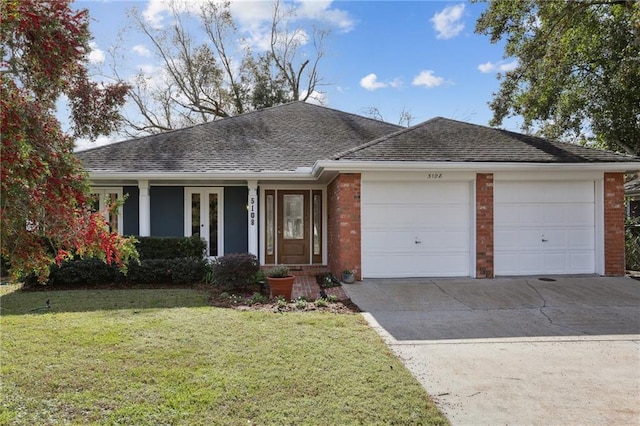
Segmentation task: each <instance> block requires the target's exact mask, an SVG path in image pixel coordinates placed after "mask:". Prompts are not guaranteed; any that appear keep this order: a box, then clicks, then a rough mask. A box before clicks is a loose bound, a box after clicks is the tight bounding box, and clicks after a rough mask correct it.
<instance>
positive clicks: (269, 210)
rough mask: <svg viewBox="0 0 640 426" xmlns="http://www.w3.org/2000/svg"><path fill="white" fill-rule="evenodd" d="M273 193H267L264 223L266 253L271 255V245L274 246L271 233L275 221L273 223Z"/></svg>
mask: <svg viewBox="0 0 640 426" xmlns="http://www.w3.org/2000/svg"><path fill="white" fill-rule="evenodd" d="M273 198H274V197H273V195H272V194H269V195H267V205H266V209H267V218H266V220H267V223H266V227H267V254H268V255H273V246H274V235H273V230H274V228H275V226H274V225H275V223H274V220H273V218H274V208H273Z"/></svg>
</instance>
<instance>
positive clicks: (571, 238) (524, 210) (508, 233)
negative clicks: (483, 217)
mask: <svg viewBox="0 0 640 426" xmlns="http://www.w3.org/2000/svg"><path fill="white" fill-rule="evenodd" d="M594 189H595V188H594V182H497V183H496V185H495V198H494V199H495V206H494V209H495V215H494V219H495V222H494V223H495V228H494V235H495V242H494V243H495V244H494V247H495V272H496V274H497V275H533V274H540V273H547V274H567V273H593V272H595V190H594Z"/></svg>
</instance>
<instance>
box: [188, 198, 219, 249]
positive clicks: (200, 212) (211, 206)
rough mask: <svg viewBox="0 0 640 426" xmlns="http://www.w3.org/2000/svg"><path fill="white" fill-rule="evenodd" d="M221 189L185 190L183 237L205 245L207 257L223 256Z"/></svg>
mask: <svg viewBox="0 0 640 426" xmlns="http://www.w3.org/2000/svg"><path fill="white" fill-rule="evenodd" d="M222 194H223V189H222V188H185V217H184V219H185V220H184V235H185V236H186V237H190V236H193V235H198V236H200V238H202V239H203V240H205V241H206V243H207V256H209V257H217V256H222V255H223V254H224V247H223V244H224V238H223V229H224V228H223V225H224V222H223V204H222Z"/></svg>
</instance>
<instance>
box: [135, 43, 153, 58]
mask: <svg viewBox="0 0 640 426" xmlns="http://www.w3.org/2000/svg"><path fill="white" fill-rule="evenodd" d="M131 50H133V51H134V52H136V53H137V54H138V55H140V56H144V57H147V58H148V57H149V56H151V51H150V50H149V49H147V48H146V47H145V46H144V45H142V44H136V45H135V46H133V47H132V48H131Z"/></svg>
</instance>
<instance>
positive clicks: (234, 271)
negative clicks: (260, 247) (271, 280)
mask: <svg viewBox="0 0 640 426" xmlns="http://www.w3.org/2000/svg"><path fill="white" fill-rule="evenodd" d="M259 270H260V263H259V262H258V258H257V257H256V256H255V255H253V254H251V253H232V254H227V255H225V256H221V257H219V258H218V259H216V261H215V263H214V265H213V273H214V282H215V283H216V284H217V285H219V286H222V287H223V288H228V289H235V290H238V289H242V288H244V287H246V286H247V285H248V284H252V283H253V282H254V279H255V276H256V274H257V273H258V271H259Z"/></svg>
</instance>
